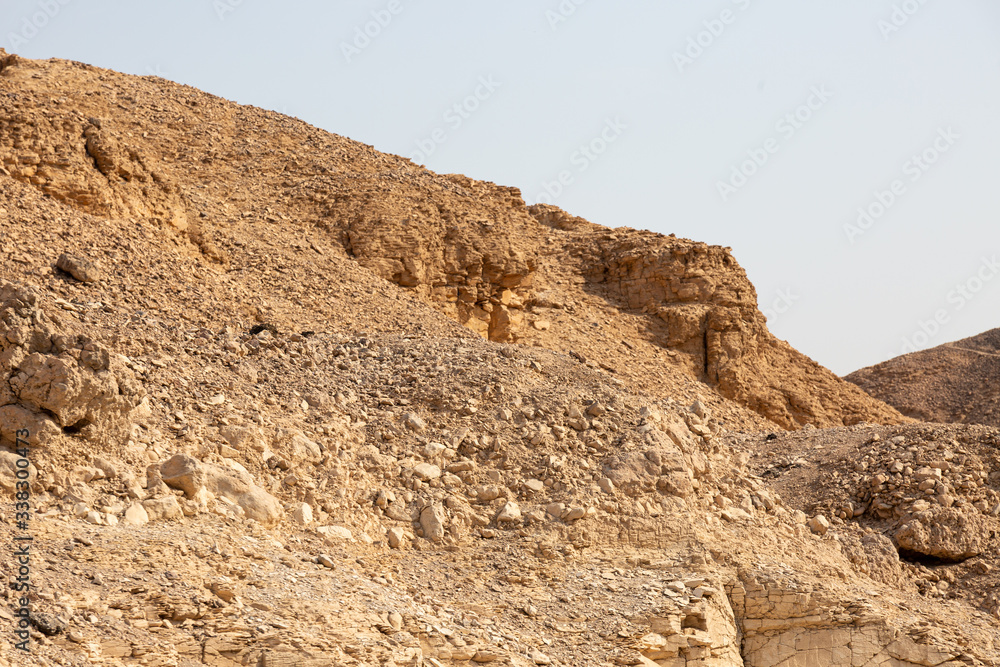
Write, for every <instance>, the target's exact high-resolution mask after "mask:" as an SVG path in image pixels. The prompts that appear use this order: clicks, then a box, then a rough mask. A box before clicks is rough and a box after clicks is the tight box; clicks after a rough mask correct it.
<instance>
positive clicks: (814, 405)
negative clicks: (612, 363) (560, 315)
mask: <svg viewBox="0 0 1000 667" xmlns="http://www.w3.org/2000/svg"><path fill="white" fill-rule="evenodd" d="M570 253H571V254H574V255H577V256H579V258H580V270H581V272H582V273H583V276H584V278H585V279H586V280H587V282H588V283H589V284H591V285H593V286H594V287H595V288H600V289H601V290H602V293H603V294H605V295H606V296H607V297H610V298H612V299H614V301H616V302H617V303H619V304H620V306H619V308H621V309H623V310H625V309H627V310H629V311H633V312H636V311H641V312H643V313H646V314H647V315H648V316H649V317H650V320H649V324H648V328H649V331H650V333H651V334H652V335H653V336H654V337H655V339H656V340H657V342H658V343H659V344H660V345H662V346H663V347H666V348H669V349H671V350H674V351H676V352H678V353H680V354H682V355H684V358H685V359H686V363H687V365H688V368H689V369H690V370H691V372H692V373H693V374H695V375H697V376H698V377H699V378H700V379H702V380H704V381H705V382H707V383H709V384H711V385H713V386H715V387H717V388H718V391H719V392H720V393H721V394H722V395H724V396H726V397H727V398H731V399H733V400H734V401H737V402H739V403H742V404H743V405H745V406H747V407H749V408H750V409H752V410H754V411H756V412H758V413H760V414H761V415H763V416H765V417H767V418H768V419H770V420H771V421H774V422H776V423H778V424H780V425H782V426H784V427H786V428H797V427H800V426H802V425H804V424H812V425H814V426H831V425H841V424H844V425H850V424H854V423H858V422H861V421H880V422H899V421H902V419H903V418H902V417H901V416H900V415H899V414H898V413H896V412H895V410H893V409H892V408H889V407H888V406H886V405H884V404H882V403H880V402H878V401H875V400H872V399H871V398H870V397H869V396H867V395H866V394H864V392H861V391H858V390H857V388H856V387H854V386H852V385H850V384H849V383H846V382H844V381H842V380H840V379H839V378H838V377H837V376H835V375H834V374H833V373H831V372H830V371H828V370H827V369H825V368H823V367H822V366H820V365H819V364H817V363H815V362H814V361H812V360H811V359H809V358H807V357H806V356H805V355H803V354H801V353H800V352H798V351H796V350H795V349H793V348H792V347H791V346H789V345H788V344H787V343H784V342H783V341H780V340H778V339H776V338H775V337H774V336H773V335H771V333H770V332H769V331H768V330H767V323H766V322H767V321H766V318H765V317H764V315H763V314H762V313H761V312H760V311H759V310H758V308H757V293H756V290H755V289H754V287H753V285H752V284H751V283H750V281H749V280H748V279H747V276H746V273H745V272H744V271H743V269H742V268H741V267H740V266H739V264H737V262H736V260H735V259H734V258H733V256H732V255H731V254H730V251H729V249H728V248H722V247H718V246H709V245H706V244H704V243H694V242H690V241H684V240H681V239H675V238H671V237H664V236H662V235H659V234H652V233H649V232H639V231H633V230H625V231H620V230H614V231H609V230H595V231H593V232H591V233H589V234H586V235H583V237H582V239H581V240H580V241H579V242H578V243H577V244H574V246H573V247H572V248H571V250H570ZM834 406H836V407H834Z"/></svg>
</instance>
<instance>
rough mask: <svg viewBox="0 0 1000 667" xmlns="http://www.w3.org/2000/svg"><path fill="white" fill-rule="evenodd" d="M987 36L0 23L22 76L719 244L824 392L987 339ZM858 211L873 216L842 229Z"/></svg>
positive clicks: (468, 5) (694, 12)
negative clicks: (161, 83) (152, 94)
mask: <svg viewBox="0 0 1000 667" xmlns="http://www.w3.org/2000/svg"><path fill="white" fill-rule="evenodd" d="M577 3H579V4H577ZM560 8H562V13H560ZM894 8H895V9H894ZM570 10H572V11H570ZM46 11H47V12H48V14H50V15H51V17H49V16H46V15H45V14H44V12H46ZM894 11H895V12H896V15H895V19H896V24H898V25H896V24H894V23H892V21H893V18H894V16H893V15H894ZM40 12H42V13H40ZM373 12H374V13H375V14H374V15H373ZM394 12H395V13H394ZM378 18H381V19H382V22H383V23H385V24H386V25H384V26H379V25H377V24H373V25H369V26H368V28H369V32H371V33H373V34H374V33H377V34H376V35H375V36H374V37H372V38H370V41H369V42H368V43H367V44H365V43H364V42H363V41H359V42H358V44H357V45H355V46H353V49H355V50H351V48H348V49H346V50H347V51H348V52H349V53H347V54H346V55H345V44H347V45H350V44H352V42H354V40H355V38H356V35H357V32H356V29H360V30H362V31H363V30H364V29H365V27H366V23H369V22H371V21H374V20H376V19H378ZM904 18H905V21H904V20H903V19H904ZM387 19H391V20H387ZM557 19H558V20H557ZM562 19H565V20H562ZM25 21H27V23H25ZM880 21H881V22H883V23H882V24H881V26H880ZM32 24H35V25H42V24H44V25H42V27H41V28H40V29H37V30H32V28H34V27H35V25H32ZM886 26H890V27H891V28H893V29H892V30H890V29H889V28H887V27H886ZM894 28H898V29H894ZM713 30H714V32H715V33H716V34H712V31H713ZM998 34H1000V4H998V3H996V2H995V0H948V1H947V2H944V0H923V2H921V1H920V0H906V1H905V2H904V1H902V0H822V1H813V0H807V1H803V0H712V1H705V0H701V1H699V2H695V1H693V0H690V1H684V0H675V1H673V2H652V1H650V0H636V1H633V2H616V3H611V2H607V1H604V2H601V1H599V0H584V1H583V2H581V1H580V0H563V1H562V2H560V1H559V0H551V1H538V2H514V1H509V2H504V3H500V2H494V3H486V2H470V1H469V0H465V1H464V2H459V1H457V0H442V1H438V2H430V1H429V0H421V1H417V0H394V1H389V0H384V1H383V0H376V1H371V2H330V3H324V2H316V1H306V0H299V1H292V2H282V3H276V2H272V3H266V2H263V1H262V0H242V1H241V0H172V1H171V2H170V3H166V2H161V3H153V2H150V1H149V0H146V1H141V2H137V1H136V0H130V1H125V0H109V1H103V2H100V3H98V2H94V1H88V0H24V1H22V0H6V1H5V2H4V3H3V5H2V7H0V45H2V46H4V47H5V48H7V49H8V50H12V51H15V52H17V53H20V54H22V55H24V56H27V57H31V58H46V57H52V56H57V57H62V58H69V59H73V60H80V61H85V62H89V63H92V64H95V65H99V66H102V67H109V68H112V69H116V70H119V71H123V72H129V73H134V74H149V73H158V74H160V75H161V76H164V77H165V78H169V79H172V80H175V81H180V82H183V83H187V84H190V85H193V86H196V87H198V88H201V89H203V90H206V91H208V92H211V93H214V94H217V95H221V96H223V97H226V98H229V99H232V100H235V101H238V102H241V103H247V104H254V105H257V106H261V107H265V108H270V109H276V110H278V111H283V112H285V113H288V114H290V115H294V116H298V117H299V118H302V119H304V120H306V121H308V122H310V123H312V124H314V125H317V126H319V127H322V128H324V129H327V130H329V131H331V132H336V133H338V134H342V135H346V136H349V137H351V138H354V139H357V140H360V141H363V142H365V143H368V144H372V145H373V146H375V147H376V148H378V149H379V150H383V151H387V152H390V153H397V154H400V155H404V156H407V157H416V158H419V157H421V156H420V155H419V154H418V151H419V150H420V147H421V146H422V147H423V148H424V149H427V148H430V147H432V146H433V148H434V150H433V152H432V154H430V155H429V156H427V157H426V158H425V159H424V160H423V161H424V163H425V164H426V165H427V166H428V167H429V168H431V169H433V170H435V171H438V172H443V173H449V172H460V173H464V174H467V175H469V176H472V177H474V178H478V179H484V180H491V181H495V182H497V183H501V184H504V185H514V186H517V187H519V188H521V190H522V192H523V193H524V196H525V198H526V199H527V200H528V202H529V203H532V202H534V201H536V200H538V198H539V196H540V195H543V194H544V193H545V192H546V190H545V185H544V184H545V183H549V184H552V183H554V182H557V181H558V179H559V177H560V172H565V173H563V177H564V181H565V182H566V183H567V184H566V185H564V186H563V187H562V192H561V193H559V195H558V196H557V197H555V198H554V201H553V203H555V204H557V205H559V206H561V207H562V208H565V209H566V210H568V211H570V212H571V213H574V214H576V215H581V216H583V217H585V218H588V219H590V220H591V221H593V222H597V223H600V224H603V225H608V226H630V227H637V228H646V229H652V230H654V231H658V232H662V233H665V234H666V233H676V234H678V235H679V236H683V237H688V238H692V239H696V240H701V241H706V242H709V243H715V244H720V245H726V246H731V247H732V248H733V252H734V254H735V256H736V258H737V260H738V261H739V262H740V263H741V264H742V265H743V267H744V268H746V270H747V272H748V273H749V275H750V278H751V280H753V282H754V284H755V285H756V287H757V290H758V294H759V297H760V304H761V309H762V310H765V312H767V313H768V314H769V316H770V327H771V329H772V331H774V333H775V334H776V335H777V336H779V337H781V338H784V339H786V340H788V341H789V342H790V343H791V344H792V345H794V346H795V347H797V348H798V349H800V350H802V351H803V352H805V353H807V354H809V355H810V356H812V357H813V358H814V359H816V360H817V361H819V362H820V363H823V364H825V365H827V366H829V367H830V368H832V369H833V370H834V371H836V372H838V373H847V372H850V371H852V370H854V369H856V368H859V367H862V366H865V365H869V364H872V363H876V362H879V361H882V360H884V359H887V358H890V357H892V356H896V355H898V354H899V353H900V352H901V351H902V349H903V344H904V340H909V341H911V342H912V343H914V344H915V346H916V347H926V346H933V345H937V344H940V343H944V342H946V341H948V340H955V339H958V338H963V337H965V336H968V335H972V334H976V333H979V332H981V331H984V330H987V329H991V328H994V327H997V326H1000V267H995V266H994V265H992V264H989V263H986V264H984V259H987V260H988V259H990V258H993V257H994V256H1000V224H998V222H1000V220H998V214H1000V188H998V187H997V186H996V184H995V181H996V179H997V176H998V173H1000V169H998V168H997V159H998V157H1000V77H998V76H997V74H998V73H1000V40H998V39H997V35H998ZM689 40H692V41H693V42H694V43H697V42H698V41H699V40H700V41H701V43H702V44H703V46H702V47H700V48H701V51H700V53H699V52H698V50H697V49H696V48H694V47H692V50H691V51H690V55H692V56H694V57H693V58H692V59H691V62H686V63H685V62H680V63H679V61H678V59H677V54H682V55H683V54H684V52H685V50H686V49H687V48H688V46H689V45H690V44H691V42H689ZM359 46H363V48H359ZM483 82H487V83H488V85H486V84H484V83H483ZM814 91H818V92H819V94H816V92H814ZM477 93H478V98H476V95H477ZM470 96H472V97H470ZM455 104H459V105H460V108H459V110H458V111H456V110H455V109H454V108H453V107H454V105H455ZM810 105H811V107H812V108H810ZM796 113H798V114H799V120H792V121H791V122H789V121H782V119H783V118H784V117H786V116H787V115H788V114H792V116H793V119H794V115H795V114H796ZM949 128H950V132H949ZM435 130H438V132H437V133H436V134H435ZM602 133H603V134H604V137H603V139H602V138H601V137H602ZM939 137H940V138H939ZM946 137H947V138H946ZM935 141H937V146H936V147H935ZM592 142H593V150H594V151H603V152H601V154H600V155H597V154H596V153H591V154H590V156H587V155H585V154H584V153H583V152H580V151H579V149H580V147H581V146H585V145H587V144H591V143H592ZM945 148H946V149H947V150H946V151H945V150H944V149H945ZM924 151H927V153H928V158H929V159H935V162H934V163H933V164H925V165H924V166H923V167H921V166H919V165H917V164H916V163H914V162H911V157H912V156H914V155H918V156H919V154H921V153H923V152H924ZM427 152H429V151H427V150H425V151H424V153H427ZM754 155H755V156H756V158H757V161H758V162H762V163H763V164H761V165H760V166H758V165H757V164H754V163H753V162H750V163H747V164H746V165H745V166H744V169H745V171H746V172H753V173H752V175H751V176H749V177H747V178H746V180H745V183H741V181H740V180H739V179H737V180H736V181H735V183H736V184H737V185H739V186H740V187H733V188H732V189H730V190H728V191H727V194H726V197H725V201H724V200H723V195H722V194H721V193H720V188H719V183H720V181H729V180H730V178H731V176H732V172H733V168H734V167H738V166H740V165H742V164H743V163H744V162H745V161H746V160H750V159H751V158H752V156H754ZM765 157H766V161H765V160H764V158H765ZM918 175H919V178H918V177H917V176H918ZM895 180H898V181H899V183H897V184H896V189H897V192H898V193H900V194H898V195H892V192H891V191H892V187H893V181H895ZM550 190H552V191H555V190H556V188H555V187H554V186H552V185H550ZM879 192H883V193H887V194H882V195H881V198H882V200H883V201H884V202H889V200H890V198H891V197H895V201H893V202H892V203H891V204H890V205H889V206H888V207H887V210H886V211H885V213H884V214H883V215H882V217H880V218H878V219H877V220H873V223H872V224H871V225H870V226H869V227H868V228H867V229H861V228H860V227H857V228H856V229H853V230H845V225H851V224H856V221H857V218H858V208H859V207H865V208H869V207H870V208H872V210H873V211H874V212H875V213H877V212H878V211H879V206H881V204H879V203H878V196H877V193H879ZM866 224H867V223H866ZM859 231H860V232H861V233H860V234H859V233H858V232H859ZM849 232H850V235H851V236H852V238H851V239H849ZM852 240H853V243H852V242H851V241H852ZM998 259H1000V257H998ZM960 285H961V286H963V290H965V293H964V295H963V293H962V291H960V290H958V289H957V288H958V286H960ZM936 315H937V317H938V319H939V320H940V323H939V324H937V325H936V329H935V327H934V326H930V325H928V326H926V327H925V328H926V329H928V330H930V331H933V332H934V333H933V335H930V336H924V335H922V334H921V333H920V332H921V326H920V323H921V322H925V323H926V322H927V321H928V320H932V319H934V318H935V316H936Z"/></svg>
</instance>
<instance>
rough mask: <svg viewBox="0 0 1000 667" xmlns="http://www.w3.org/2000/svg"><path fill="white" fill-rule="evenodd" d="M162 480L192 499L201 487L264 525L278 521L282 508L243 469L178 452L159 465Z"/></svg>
mask: <svg viewBox="0 0 1000 667" xmlns="http://www.w3.org/2000/svg"><path fill="white" fill-rule="evenodd" d="M159 473H160V477H161V478H162V479H163V482H164V483H165V484H166V485H167V486H169V487H171V488H174V489H180V490H182V491H183V492H184V495H185V496H186V497H188V498H195V497H196V495H197V494H198V493H199V491H201V490H202V489H204V490H205V491H208V492H209V493H211V494H213V495H215V496H222V497H224V498H228V499H229V500H231V501H233V502H234V503H236V504H237V505H239V506H240V507H241V508H243V511H244V513H245V514H246V516H247V517H248V518H250V519H254V520H255V521H259V522H260V523H262V524H265V525H272V524H274V523H277V522H278V521H280V520H281V518H282V516H284V510H283V509H282V507H281V503H279V502H278V499H277V498H275V497H274V496H272V495H271V494H270V493H268V492H267V491H265V490H264V489H262V488H260V487H259V486H257V485H256V484H254V481H253V478H252V477H251V476H250V475H249V474H248V473H247V472H245V471H243V470H237V469H235V468H224V467H221V466H216V465H213V464H210V463H203V462H201V461H199V460H198V459H195V458H193V457H191V456H187V455H186V454H177V455H175V456H173V457H171V458H170V459H168V460H167V461H165V462H163V463H162V464H161V465H160V467H159Z"/></svg>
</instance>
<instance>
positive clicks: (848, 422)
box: [0, 51, 1000, 667]
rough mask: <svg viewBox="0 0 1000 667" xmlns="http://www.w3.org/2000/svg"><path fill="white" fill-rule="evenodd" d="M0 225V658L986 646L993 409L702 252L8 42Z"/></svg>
mask: <svg viewBox="0 0 1000 667" xmlns="http://www.w3.org/2000/svg"><path fill="white" fill-rule="evenodd" d="M609 222H613V223H627V222H628V221H609ZM0 239H2V241H3V243H2V247H3V249H4V259H3V262H2V263H0V373H2V374H3V377H4V378H5V380H6V381H5V382H4V383H3V384H0V488H2V489H3V491H4V493H3V494H2V497H0V518H2V521H0V542H2V543H3V544H7V545H12V544H19V543H20V542H19V541H18V540H20V539H23V538H28V537H30V538H31V546H30V572H29V573H28V574H25V573H24V572H23V571H22V570H21V569H20V567H21V566H20V565H18V564H17V563H16V562H15V559H14V556H13V549H12V550H11V552H10V554H8V555H6V556H4V557H3V558H2V559H0V571H2V572H3V574H4V576H5V577H6V578H7V579H8V581H9V582H10V583H11V584H12V586H10V587H6V588H4V593H3V595H4V598H5V604H4V605H3V606H0V626H2V627H5V630H4V632H5V633H6V634H5V636H4V641H3V642H0V665H3V666H7V665H91V664H105V665H148V666H161V665H162V666H164V667H166V666H168V665H169V666H177V667H193V666H196V665H215V666H220V667H226V666H230V665H232V666H236V665H240V666H244V665H252V666H254V667H276V666H282V667H292V666H308V667H325V666H328V665H364V666H372V667H374V666H376V665H379V666H400V667H401V666H403V665H406V666H413V667H421V666H424V667H429V666H434V667H439V666H443V665H447V666H464V665H470V664H490V663H492V664H496V665H516V666H527V665H566V666H570V665H572V666H574V667H576V666H590V665H595V666H596V665H602V666H603V665H647V666H648V665H660V666H663V667H737V666H739V667H779V666H780V667H792V666H793V665H820V666H825V665H833V666H845V667H847V666H850V667H876V666H878V667H882V666H886V665H891V666H893V667H916V666H922V667H937V666H938V665H942V666H946V667H958V666H959V665H961V666H967V665H994V666H995V665H1000V596H998V595H997V593H996V591H997V586H998V584H1000V579H998V572H1000V569H998V568H1000V557H998V556H997V554H998V547H1000V540H998V537H997V535H998V532H1000V519H998V515H1000V493H998V489H1000V458H998V449H997V445H998V443H1000V431H998V430H997V429H995V428H991V427H988V426H965V425H947V426H945V425H930V424H918V423H914V422H913V420H911V419H909V418H907V417H904V416H903V415H902V414H900V413H899V412H897V411H896V410H895V409H894V408H891V407H889V406H888V405H887V404H885V403H882V402H880V401H878V400H877V399H874V398H872V397H870V396H869V395H868V394H866V393H864V392H863V391H861V390H860V389H859V388H858V387H856V386H855V385H853V384H851V383H849V382H846V381H844V380H841V379H840V378H837V377H836V376H835V375H834V374H833V373H831V372H830V371H828V370H826V369H824V368H823V367H821V366H819V365H818V364H816V363H815V362H813V361H812V360H810V359H808V358H807V357H805V356H804V355H802V354H801V353H799V352H797V351H796V350H794V349H793V348H792V347H790V346H789V345H788V344H786V343H784V342H782V341H779V340H777V339H775V338H774V337H773V336H772V335H771V334H770V333H769V332H768V330H767V327H766V322H765V320H764V317H763V316H762V314H761V313H760V312H759V310H758V308H757V303H756V293H755V290H754V288H753V286H752V285H751V284H750V282H749V281H748V280H747V277H746V275H745V273H744V272H743V270H742V269H741V268H740V267H739V265H738V264H737V263H736V260H735V259H734V258H733V256H732V254H731V252H730V251H729V249H727V248H721V247H716V246H709V245H706V244H703V243H699V242H696V241H688V240H684V239H679V238H675V237H673V236H661V235H657V234H653V233H651V232H643V231H637V230H635V229H630V228H628V227H618V228H614V229H611V228H607V227H603V226H599V225H596V224H593V223H591V222H588V221H586V220H582V219H580V218H576V217H573V216H572V215H570V214H568V213H566V212H564V211H561V210H559V209H556V208H553V207H547V206H532V207H529V206H526V205H525V203H524V201H523V200H522V198H521V196H520V193H519V192H518V191H517V190H516V189H514V188H508V187H501V186H497V185H494V184H491V183H485V182H479V181H475V180H472V179H471V178H468V177H465V176H458V175H439V174H435V173H432V172H430V171H427V170H425V169H423V168H420V167H418V166H416V165H414V164H412V163H411V162H409V161H408V160H405V159H403V158H399V157H396V156H392V155H386V154H383V153H379V152H378V151H376V150H374V149H372V148H371V147H368V146H365V145H362V144H359V143H357V142H354V141H351V140H349V139H346V138H343V137H339V136H336V135H333V134H329V133H327V132H323V131H321V130H318V129H316V128H313V127H310V126H308V125H306V124H305V123H302V122H300V121H297V120H294V119H291V118H288V117H285V116H282V115H280V114H276V113H271V112H267V111H263V110H260V109H255V108H252V107H244V106H239V105H236V104H233V103H230V102H227V101H225V100H222V99H219V98H217V97H213V96H211V95H208V94H206V93H203V92H200V91H197V90H195V89H192V88H190V87H185V86H181V85H178V84H174V83H171V82H168V81H165V80H162V79H158V78H154V77H132V76H126V75H122V74H118V73H115V72H112V71H107V70H101V69H98V68H95V67H91V66H89V65H84V64H81V63H75V62H69V61H63V60H50V61H29V60H24V59H21V58H19V57H17V56H14V55H7V54H5V53H3V52H2V51H0ZM19 471H22V472H19ZM19 475H20V477H19ZM25 476H26V477H25ZM18 482H22V485H21V486H18ZM24 482H27V487H28V489H29V491H25V490H24V488H25V486H24ZM17 493H22V494H24V493H29V495H30V499H29V501H25V500H24V499H23V496H22V498H20V499H19V498H18V497H17V495H16V494H17ZM19 500H20V501H21V502H30V512H29V513H28V516H27V517H25V516H24V510H23V507H18V506H17V505H16V504H15V503H16V502H18V501H19ZM19 512H20V514H19ZM19 576H22V577H24V576H28V577H29V578H30V584H31V585H30V589H29V590H27V591H26V592H25V593H21V592H19V591H18V590H17V586H16V584H17V582H18V577H19ZM22 610H26V611H23V615H22ZM25 617H26V618H27V620H25V621H23V625H26V626H28V627H27V628H25V629H23V630H20V631H21V632H23V633H24V634H23V636H19V635H17V634H16V631H18V628H19V627H20V625H21V624H22V621H21V618H25ZM18 642H22V643H23V646H22V648H29V649H30V650H29V651H25V650H21V648H18V646H17V644H18Z"/></svg>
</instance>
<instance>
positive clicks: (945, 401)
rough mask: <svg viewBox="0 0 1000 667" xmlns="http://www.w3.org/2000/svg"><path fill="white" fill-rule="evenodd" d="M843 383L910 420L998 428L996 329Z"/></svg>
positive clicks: (999, 333) (999, 341)
mask: <svg viewBox="0 0 1000 667" xmlns="http://www.w3.org/2000/svg"><path fill="white" fill-rule="evenodd" d="M845 379H846V380H849V381H851V382H853V383H854V384H856V385H858V386H859V387H861V388H862V389H864V390H865V391H866V392H868V393H869V394H871V395H872V396H876V397H878V398H880V399H882V400H883V401H885V402H886V403H889V404H890V405H892V406H893V407H895V408H896V409H898V410H899V411H900V412H902V413H903V414H905V415H908V416H910V417H913V418H915V419H921V420H924V421H931V422H942V423H960V424H986V425H988V426H1000V329H993V330H992V331H987V332H986V333H983V334H979V335H978V336H973V337H971V338H966V339H965V340H960V341H957V342H955V343H946V344H944V345H940V346H938V347H935V348H931V349H929V350H922V351H920V352H914V353H911V354H907V355H904V356H901V357H896V358H895V359H891V360H889V361H885V362H883V363H881V364H878V365H876V366H871V367H869V368H863V369H861V370H859V371H855V372H854V373H851V374H850V375H848V376H847V377H846V378H845Z"/></svg>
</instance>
